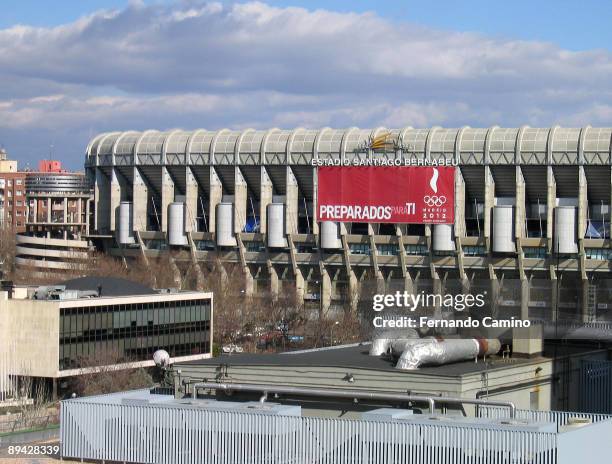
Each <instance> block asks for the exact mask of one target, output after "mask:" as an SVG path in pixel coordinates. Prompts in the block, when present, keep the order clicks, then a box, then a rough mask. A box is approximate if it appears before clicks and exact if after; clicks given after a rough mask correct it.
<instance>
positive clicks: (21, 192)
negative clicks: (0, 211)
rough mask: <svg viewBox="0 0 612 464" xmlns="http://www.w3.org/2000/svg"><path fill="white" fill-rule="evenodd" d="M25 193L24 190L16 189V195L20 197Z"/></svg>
mask: <svg viewBox="0 0 612 464" xmlns="http://www.w3.org/2000/svg"><path fill="white" fill-rule="evenodd" d="M22 195H23V190H16V191H15V196H17V197H20V196H22Z"/></svg>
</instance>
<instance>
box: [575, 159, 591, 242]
mask: <svg viewBox="0 0 612 464" xmlns="http://www.w3.org/2000/svg"><path fill="white" fill-rule="evenodd" d="M588 210H589V199H588V195H587V179H586V174H585V172H584V166H578V230H577V232H576V239H577V241H578V244H579V245H578V248H581V247H580V242H582V241H583V240H584V233H585V232H586V229H587V217H588V214H589V213H588Z"/></svg>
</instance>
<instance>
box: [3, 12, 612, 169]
mask: <svg viewBox="0 0 612 464" xmlns="http://www.w3.org/2000/svg"><path fill="white" fill-rule="evenodd" d="M2 6H3V10H2V13H1V14H0V145H4V146H5V148H6V149H7V151H8V152H9V155H10V156H12V157H13V158H16V159H18V160H19V161H20V162H21V166H22V167H25V166H27V165H30V166H33V165H35V163H36V161H37V160H38V159H39V158H41V157H45V156H48V154H49V152H50V151H51V152H52V156H53V157H56V158H59V159H61V160H62V161H64V162H65V164H66V165H67V166H68V167H70V168H73V169H75V168H82V164H83V153H84V150H85V147H86V146H87V143H88V141H89V139H90V138H91V137H93V136H94V135H95V134H97V133H99V132H105V131H115V130H121V131H122V130H130V129H133V130H146V129H159V130H167V129H172V128H184V129H195V128H201V127H205V128H208V129H218V128H222V127H231V128H236V129H243V128H247V127H253V128H268V127H283V128H292V127H297V126H302V127H322V126H331V127H349V126H358V127H364V128H367V127H378V126H387V127H400V126H401V127H403V126H413V127H428V126H433V125H440V126H446V127H457V126H464V125H470V126H473V127H483V126H484V127H487V126H492V125H499V126H519V125H525V124H526V125H531V126H533V127H537V126H539V127H547V126H551V125H556V124H559V125H564V126H583V125H586V124H590V125H592V126H609V125H612V124H611V123H612V89H611V88H610V85H609V83H610V82H611V81H612V51H611V50H610V45H611V42H610V37H611V35H612V32H610V27H609V25H608V24H607V22H608V20H609V18H610V17H612V14H611V13H612V2H602V1H594V0H585V1H582V2H581V3H580V4H577V3H576V2H569V1H567V0H557V1H555V2H552V1H533V0H532V1H524V0H515V1H511V2H509V1H503V2H502V1H482V0H473V1H462V2H459V1H446V0H440V1H437V2H427V1H419V2H416V1H403V2H402V1H377V2H375V1H365V0H354V1H352V2H348V1H345V0H335V1H319V0H312V1H303V0H269V1H267V2H242V3H232V2H228V1H223V2H220V3H214V2H213V3H206V2H204V1H203V0H176V1H145V2H126V1H120V0H110V1H101V0H88V1H76V0H74V1H72V0H71V1H57V2H47V1H44V2H43V1H32V0H21V1H15V2H3V4H2ZM51 145H52V146H53V148H52V149H51V148H50V147H51Z"/></svg>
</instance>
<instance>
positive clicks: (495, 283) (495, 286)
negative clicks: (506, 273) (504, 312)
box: [489, 264, 500, 319]
mask: <svg viewBox="0 0 612 464" xmlns="http://www.w3.org/2000/svg"><path fill="white" fill-rule="evenodd" d="M499 294H500V285H499V279H498V278H497V276H496V275H495V272H494V271H493V266H491V265H490V264H489V296H490V300H489V301H490V302H491V317H493V318H494V319H497V317H498V315H499Z"/></svg>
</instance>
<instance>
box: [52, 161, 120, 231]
mask: <svg viewBox="0 0 612 464" xmlns="http://www.w3.org/2000/svg"><path fill="white" fill-rule="evenodd" d="M94 196H95V202H96V215H95V217H94V228H95V229H96V232H97V233H108V232H109V228H110V214H111V213H110V181H109V180H108V177H107V176H106V174H104V172H102V169H100V168H96V181H95V186H94ZM47 204H48V203H47ZM47 214H48V213H47Z"/></svg>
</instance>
